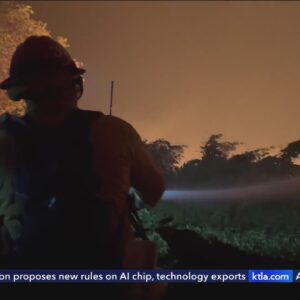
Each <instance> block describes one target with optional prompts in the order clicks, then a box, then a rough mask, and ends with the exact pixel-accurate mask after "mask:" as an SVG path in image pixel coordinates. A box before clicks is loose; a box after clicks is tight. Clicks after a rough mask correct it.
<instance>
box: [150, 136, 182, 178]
mask: <svg viewBox="0 0 300 300" xmlns="http://www.w3.org/2000/svg"><path fill="white" fill-rule="evenodd" d="M144 143H145V145H146V148H147V150H148V151H149V153H150V154H151V155H152V157H153V158H154V160H155V161H156V163H157V165H158V166H159V168H160V169H161V170H162V172H163V173H164V174H165V176H170V174H172V173H174V172H175V171H176V169H177V168H178V165H179V163H180V161H181V159H182V157H183V153H184V148H185V145H172V144H171V143H170V142H169V141H167V140H165V139H158V140H155V141H153V142H148V141H147V140H145V141H144Z"/></svg>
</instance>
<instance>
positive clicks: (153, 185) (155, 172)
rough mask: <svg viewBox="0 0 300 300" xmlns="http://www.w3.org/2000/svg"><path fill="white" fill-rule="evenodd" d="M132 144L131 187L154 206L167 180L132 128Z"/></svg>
mask: <svg viewBox="0 0 300 300" xmlns="http://www.w3.org/2000/svg"><path fill="white" fill-rule="evenodd" d="M130 127H131V128H130V129H129V130H128V133H129V135H130V140H131V141H132V144H131V161H132V164H131V185H132V186H133V187H134V188H135V189H137V190H138V192H139V193H140V194H141V196H142V199H143V201H144V202H145V203H146V204H148V205H149V206H154V205H155V204H156V203H157V202H158V201H159V200H160V199H161V196H162V194H163V192H164V189H165V180H164V177H163V175H162V173H161V172H160V170H159V169H158V167H157V166H156V164H155V162H154V160H153V159H152V157H151V156H150V154H149V152H148V151H147V150H146V147H145V145H144V143H143V142H142V140H141V138H140V136H139V134H138V133H137V132H136V130H135V129H134V128H133V127H132V126H130Z"/></svg>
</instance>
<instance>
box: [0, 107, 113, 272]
mask: <svg viewBox="0 0 300 300" xmlns="http://www.w3.org/2000/svg"><path fill="white" fill-rule="evenodd" d="M101 116H103V114H102V113H100V112H92V111H84V110H79V109H78V110H75V111H73V112H72V114H71V116H70V117H69V118H68V120H67V121H66V122H65V123H64V124H63V126H61V127H60V128H59V130H57V129H46V128H41V127H40V126H36V125H35V124H34V123H33V122H32V120H30V119H29V118H28V117H26V116H25V117H23V118H18V117H14V116H10V115H5V117H4V118H2V121H1V123H0V129H2V130H3V129H4V130H5V131H7V132H8V133H9V134H10V135H12V136H13V138H14V142H15V156H16V157H15V164H14V166H15V168H14V171H13V180H12V185H13V187H12V188H13V191H14V197H15V201H17V202H20V203H23V207H24V214H23V216H22V220H21V221H22V234H21V236H20V238H19V239H18V240H17V241H16V245H15V251H16V253H17V255H18V257H19V258H20V260H21V261H23V262H26V263H27V264H28V265H30V267H32V266H37V267H40V266H42V267H47V266H48V267H49V266H51V267H53V266H55V265H57V267H68V266H69V267H70V266H72V267H75V266H76V267H81V266H84V267H88V266H89V265H92V266H95V260H98V258H99V256H100V254H101V253H102V254H103V257H105V255H104V254H105V253H104V252H105V249H107V248H109V247H107V246H108V245H109V241H108V237H107V236H106V235H105V230H106V226H107V224H106V223H105V212H104V210H103V208H102V207H101V201H99V199H97V198H96V193H97V191H98V190H99V186H98V185H99V182H96V176H95V174H94V173H93V162H92V155H91V146H90V143H89V131H90V127H91V124H92V123H93V122H94V121H95V120H96V119H98V118H100V117H101ZM108 251H109V250H106V252H108ZM78 257H80V261H79V260H78ZM98 261H99V263H100V260H98ZM100 265H101V264H100Z"/></svg>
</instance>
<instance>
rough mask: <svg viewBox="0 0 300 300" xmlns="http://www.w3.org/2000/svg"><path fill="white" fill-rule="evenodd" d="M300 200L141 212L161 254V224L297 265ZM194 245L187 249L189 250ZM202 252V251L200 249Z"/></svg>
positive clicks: (179, 204) (164, 206) (172, 204)
mask: <svg viewBox="0 0 300 300" xmlns="http://www.w3.org/2000/svg"><path fill="white" fill-rule="evenodd" d="M298 199H299V200H300V197H299V198H298V196H297V195H295V194H294V195H293V196H290V198H289V199H284V198H283V197H282V196H280V197H279V198H278V197H277V198H275V197H274V198H273V197H271V198H268V197H266V198H265V199H260V200H259V201H253V199H245V198H243V199H241V200H235V201H230V200H226V201H213V200H209V201H208V200H207V201H200V200H199V201H195V200H193V201H189V200H184V201H162V202H161V203H160V204H158V205H157V207H156V208H155V209H153V210H152V211H151V212H150V213H147V212H141V214H142V217H143V220H144V222H145V226H146V227H148V228H151V229H152V233H153V234H152V237H153V239H154V240H156V241H158V243H159V245H160V248H161V254H162V255H164V254H166V253H167V251H168V247H167V245H166V243H164V241H163V240H162V239H161V238H160V237H159V235H157V234H156V233H155V232H154V230H155V227H157V226H158V225H157V224H158V223H159V221H160V220H163V219H165V218H168V217H172V218H173V221H172V222H171V223H170V224H168V225H166V226H172V227H173V228H174V227H175V228H177V229H188V230H190V231H193V232H196V233H197V234H199V235H200V236H201V237H202V238H204V239H206V240H208V241H211V240H218V241H220V242H222V243H224V244H227V245H231V246H234V247H236V248H238V249H240V250H242V251H244V252H245V253H249V254H258V255H264V256H270V257H273V258H280V259H283V260H285V259H286V260H294V261H300V201H298ZM192 246H193V245H187V247H192ZM199 251H201V249H199Z"/></svg>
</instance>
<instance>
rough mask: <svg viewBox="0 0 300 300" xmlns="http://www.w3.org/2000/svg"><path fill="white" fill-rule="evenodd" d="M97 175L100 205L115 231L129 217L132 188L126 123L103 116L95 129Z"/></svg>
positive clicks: (92, 137)
mask: <svg viewBox="0 0 300 300" xmlns="http://www.w3.org/2000/svg"><path fill="white" fill-rule="evenodd" d="M91 144H92V157H93V164H94V172H95V174H96V178H97V180H99V184H98V186H99V193H98V198H99V201H101V202H102V204H103V205H104V207H105V209H106V210H107V216H108V219H109V223H110V230H112V231H114V230H115V229H116V227H117V222H118V220H119V219H120V218H121V216H122V215H124V214H125V213H127V194H128V191H129V188H130V157H129V151H128V150H127V148H128V147H127V138H126V130H125V129H124V124H123V122H122V120H120V119H118V118H115V117H110V116H103V117H100V118H99V120H97V121H95V122H94V124H93V125H92V128H91Z"/></svg>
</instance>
